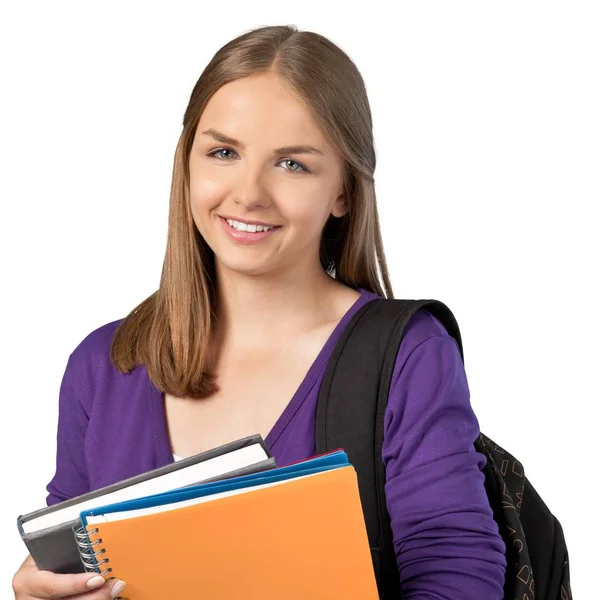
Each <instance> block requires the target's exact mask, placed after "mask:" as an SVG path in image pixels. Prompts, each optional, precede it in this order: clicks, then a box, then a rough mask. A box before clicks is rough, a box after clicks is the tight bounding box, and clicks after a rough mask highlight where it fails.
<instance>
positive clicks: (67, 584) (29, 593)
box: [12, 554, 125, 600]
mask: <svg viewBox="0 0 590 600" xmlns="http://www.w3.org/2000/svg"><path fill="white" fill-rule="evenodd" d="M124 587H125V583H124V582H123V581H120V580H118V579H112V580H111V581H109V582H105V580H104V578H103V577H101V576H100V575H98V574H97V573H75V574H71V575H60V574H56V573H52V572H51V571H41V570H40V569H39V568H38V567H37V565H36V564H35V561H34V560H33V558H32V557H31V555H30V554H29V556H27V558H26V559H25V561H24V562H23V564H22V565H21V566H20V568H19V570H18V571H17V572H16V573H15V574H14V577H13V578H12V589H13V590H14V598H15V600H35V599H37V598H70V599H71V600H111V599H112V598H116V597H117V595H119V594H120V593H121V592H122V591H123V588H124Z"/></svg>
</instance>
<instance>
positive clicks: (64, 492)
mask: <svg viewBox="0 0 590 600" xmlns="http://www.w3.org/2000/svg"><path fill="white" fill-rule="evenodd" d="M76 365H77V363H75V362H74V358H73V356H70V359H69V360H68V364H67V366H66V370H65V373H64V376H63V379H62V383H61V387H60V390H59V417H58V425H57V451H56V460H55V475H54V476H53V479H52V480H51V481H50V482H49V484H48V485H47V491H48V492H49V495H48V496H47V499H46V502H47V505H48V506H51V505H52V504H57V503H58V502H63V501H64V500H68V499H69V498H73V497H75V496H79V495H80V494H84V493H86V492H88V491H90V487H89V483H88V473H87V469H86V461H85V438H86V429H87V427H88V414H87V413H86V411H85V409H84V407H83V406H82V403H81V402H80V399H79V397H78V395H77V394H76V392H75V391H74V383H73V382H74V381H75V380H76V370H77V366H76Z"/></svg>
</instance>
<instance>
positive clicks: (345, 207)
mask: <svg viewBox="0 0 590 600" xmlns="http://www.w3.org/2000/svg"><path fill="white" fill-rule="evenodd" d="M349 210H350V203H349V202H348V198H347V196H346V193H345V192H344V191H341V192H340V195H339V196H338V198H336V200H335V201H334V204H333V206H332V211H331V214H332V215H333V216H334V217H343V216H344V215H345V214H347V213H348V211H349Z"/></svg>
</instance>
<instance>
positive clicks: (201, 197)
mask: <svg viewBox="0 0 590 600" xmlns="http://www.w3.org/2000/svg"><path fill="white" fill-rule="evenodd" d="M225 193H226V190H225V188H224V186H223V185H220V183H219V182H218V181H215V180H213V179H203V178H199V179H195V180H193V181H191V185H190V206H191V212H192V214H193V218H194V219H195V221H196V220H197V219H198V218H199V216H201V217H204V216H205V213H206V212H208V211H210V210H213V209H214V208H215V207H216V206H218V205H219V204H220V203H221V202H222V200H223V197H224V196H225Z"/></svg>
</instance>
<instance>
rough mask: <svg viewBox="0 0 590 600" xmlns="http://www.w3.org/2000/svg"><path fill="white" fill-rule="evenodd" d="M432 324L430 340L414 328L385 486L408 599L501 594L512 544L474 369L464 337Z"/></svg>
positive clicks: (406, 342)
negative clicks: (498, 503) (472, 387)
mask: <svg viewBox="0 0 590 600" xmlns="http://www.w3.org/2000/svg"><path fill="white" fill-rule="evenodd" d="M426 318H427V319H430V318H432V317H426ZM422 319H424V317H422ZM424 322H425V321H424V320H422V323H424ZM415 323H416V322H415ZM426 326H427V325H425V327H426ZM429 327H430V330H429V331H430V333H429V334H428V335H424V336H422V339H420V338H417V337H416V335H408V330H406V335H405V336H404V339H403V340H402V345H401V347H400V352H399V355H398V358H397V360H396V363H397V364H396V367H395V369H394V373H393V378H392V386H391V389H390V394H389V402H388V406H387V409H386V413H385V432H384V433H385V440H384V445H383V461H384V463H385V468H386V483H385V492H386V498H387V506H388V511H389V515H390V517H391V527H392V531H393V538H394V548H395V552H396V556H397V562H398V567H399V571H400V581H401V587H402V592H403V598H408V599H409V598H411V599H413V600H418V599H420V600H460V599H465V600H468V599H469V600H471V599H472V598H486V599H489V600H493V599H498V600H500V599H501V598H502V597H503V585H504V576H505V568H506V560H505V556H504V552H505V546H504V542H503V541H502V538H501V537H500V534H499V532H498V527H497V524H496V522H495V521H494V520H493V516H492V511H491V508H490V505H489V501H488V499H487V496H486V492H485V488H484V475H483V473H482V471H481V469H482V467H483V465H484V461H485V458H484V457H483V456H482V455H480V454H479V453H477V452H476V451H475V449H474V446H473V443H474V441H475V440H476V438H477V437H478V435H479V424H478V421H477V419H476V416H475V414H474V413H473V410H472V408H471V404H470V394H469V389H468V385H467V379H466V374H465V370H464V367H463V363H462V361H461V356H460V354H459V349H458V347H457V343H456V342H455V340H454V339H453V338H452V337H450V336H449V335H448V334H446V332H445V333H440V332H439V333H435V334H434V335H432V331H431V328H432V323H430V324H429ZM440 327H441V328H442V325H440ZM416 341H418V343H417V344H416Z"/></svg>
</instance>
